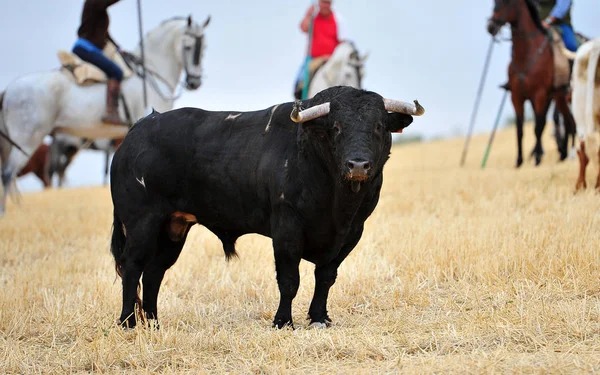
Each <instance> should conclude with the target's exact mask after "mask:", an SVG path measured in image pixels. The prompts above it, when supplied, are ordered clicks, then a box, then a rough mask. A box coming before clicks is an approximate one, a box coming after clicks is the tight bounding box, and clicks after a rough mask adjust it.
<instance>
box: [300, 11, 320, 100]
mask: <svg viewBox="0 0 600 375" xmlns="http://www.w3.org/2000/svg"><path fill="white" fill-rule="evenodd" d="M312 6H313V7H314V8H313V9H314V10H313V14H311V16H310V22H309V23H308V48H307V50H306V63H305V64H304V85H303V86H302V100H305V99H306V98H307V97H308V81H309V79H310V70H309V66H310V61H311V59H312V58H311V51H312V40H313V29H314V19H315V12H316V11H317V1H316V0H314V1H313V3H312Z"/></svg>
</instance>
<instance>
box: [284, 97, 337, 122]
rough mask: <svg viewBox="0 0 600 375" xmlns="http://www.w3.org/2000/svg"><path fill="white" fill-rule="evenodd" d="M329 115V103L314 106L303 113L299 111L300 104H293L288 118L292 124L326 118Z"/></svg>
mask: <svg viewBox="0 0 600 375" xmlns="http://www.w3.org/2000/svg"><path fill="white" fill-rule="evenodd" d="M328 114H329V102H327V103H323V104H319V105H316V106H314V107H310V108H307V109H305V110H303V111H301V110H300V102H299V101H298V102H296V104H294V109H292V113H291V114H290V118H291V119H292V121H294V122H296V123H297V122H305V121H310V120H314V119H316V118H319V117H323V116H327V115H328Z"/></svg>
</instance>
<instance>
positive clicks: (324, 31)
mask: <svg viewBox="0 0 600 375" xmlns="http://www.w3.org/2000/svg"><path fill="white" fill-rule="evenodd" d="M338 44H339V40H338V25H337V22H336V20H335V17H334V15H333V13H331V14H330V15H329V16H328V17H324V16H322V15H321V14H317V16H316V17H315V19H314V22H313V40H312V49H311V56H312V57H320V56H324V55H331V54H333V51H334V50H335V47H337V45H338Z"/></svg>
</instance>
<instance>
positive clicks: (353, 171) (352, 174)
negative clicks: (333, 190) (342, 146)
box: [346, 160, 371, 180]
mask: <svg viewBox="0 0 600 375" xmlns="http://www.w3.org/2000/svg"><path fill="white" fill-rule="evenodd" d="M346 166H347V167H348V178H349V179H350V180H366V179H367V178H368V172H369V170H370V169H371V162H369V161H367V160H348V161H347V162H346Z"/></svg>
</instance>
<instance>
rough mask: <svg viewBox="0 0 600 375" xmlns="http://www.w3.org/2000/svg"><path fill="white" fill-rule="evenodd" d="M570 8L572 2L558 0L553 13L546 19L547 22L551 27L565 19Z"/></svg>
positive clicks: (569, 0)
mask: <svg viewBox="0 0 600 375" xmlns="http://www.w3.org/2000/svg"><path fill="white" fill-rule="evenodd" d="M570 6H571V0H558V1H557V2H556V5H555V6H554V8H553V9H552V12H550V15H549V16H548V18H547V19H546V22H547V23H548V24H550V25H551V24H555V23H556V22H557V21H559V20H561V19H563V17H564V16H566V15H567V12H568V11H569V7H570Z"/></svg>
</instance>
